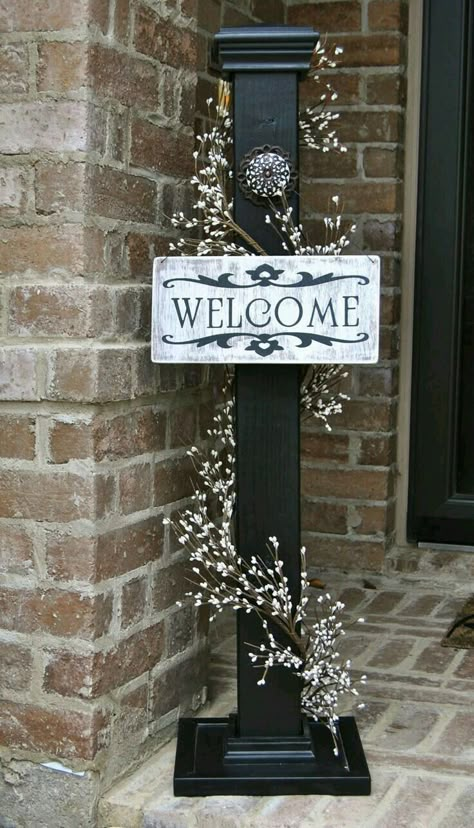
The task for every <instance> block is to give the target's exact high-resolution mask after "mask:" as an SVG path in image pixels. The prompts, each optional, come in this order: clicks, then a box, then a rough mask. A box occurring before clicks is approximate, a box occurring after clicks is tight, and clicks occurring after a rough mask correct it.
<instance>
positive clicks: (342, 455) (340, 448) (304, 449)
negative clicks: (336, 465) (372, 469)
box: [301, 431, 349, 463]
mask: <svg viewBox="0 0 474 828" xmlns="http://www.w3.org/2000/svg"><path fill="white" fill-rule="evenodd" d="M301 456H302V458H304V459H305V460H336V461H339V462H342V463H346V462H347V460H348V457H349V437H347V435H345V434H329V433H325V432H322V433H317V434H314V433H311V432H306V431H303V432H302V434H301Z"/></svg>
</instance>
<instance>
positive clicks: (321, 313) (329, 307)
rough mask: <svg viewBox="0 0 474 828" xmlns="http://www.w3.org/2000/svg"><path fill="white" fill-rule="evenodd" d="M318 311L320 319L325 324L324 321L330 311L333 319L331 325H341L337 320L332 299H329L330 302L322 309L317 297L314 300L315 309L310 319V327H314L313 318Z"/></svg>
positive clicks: (335, 326)
mask: <svg viewBox="0 0 474 828" xmlns="http://www.w3.org/2000/svg"><path fill="white" fill-rule="evenodd" d="M316 313H317V314H318V316H319V319H320V321H321V322H322V323H323V324H324V321H325V319H326V316H327V315H328V313H329V314H330V317H331V319H332V322H331V327H333V328H337V327H339V326H338V324H337V322H336V314H335V313H334V307H333V304H332V299H330V300H329V302H328V303H327V305H326V307H325V309H324V311H322V310H321V308H320V306H319V303H318V300H317V299H315V300H314V305H313V310H312V313H311V319H310V320H309V324H308V328H314V322H313V319H314V315H315V314H316Z"/></svg>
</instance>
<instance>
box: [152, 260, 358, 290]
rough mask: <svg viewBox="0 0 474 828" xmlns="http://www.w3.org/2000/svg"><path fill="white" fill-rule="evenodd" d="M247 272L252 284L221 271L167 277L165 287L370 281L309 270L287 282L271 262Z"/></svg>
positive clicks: (353, 275) (305, 285) (244, 286)
mask: <svg viewBox="0 0 474 828" xmlns="http://www.w3.org/2000/svg"><path fill="white" fill-rule="evenodd" d="M245 272H246V273H248V274H249V276H250V279H251V282H250V284H236V283H235V282H233V281H231V280H232V278H233V277H234V276H235V274H234V273H221V274H220V275H219V276H217V277H216V278H215V279H214V278H212V277H211V276H204V275H202V274H199V275H198V276H197V277H196V278H191V277H189V276H180V277H175V276H173V277H172V278H171V279H167V280H166V282H164V283H163V287H165V288H172V287H174V286H175V284H176V283H177V282H191V283H193V284H195V285H210V286H211V287H217V288H237V289H244V288H249V287H257V286H259V287H270V286H272V285H277V287H284V288H286V287H288V288H301V287H310V286H314V285H325V284H327V283H328V282H340V281H342V280H345V279H357V280H358V284H359V285H367V284H368V283H369V281H370V280H369V278H368V277H367V276H361V275H360V274H359V273H346V274H344V275H341V276H335V275H334V273H324V274H323V275H322V276H313V274H312V273H308V272H307V271H299V272H298V276H300V277H301V278H300V280H299V281H298V282H292V283H285V282H280V276H281V274H282V273H284V272H285V271H284V270H276V269H275V268H274V267H272V265H271V264H262V265H259V266H258V267H256V268H254V269H253V270H246V271H245Z"/></svg>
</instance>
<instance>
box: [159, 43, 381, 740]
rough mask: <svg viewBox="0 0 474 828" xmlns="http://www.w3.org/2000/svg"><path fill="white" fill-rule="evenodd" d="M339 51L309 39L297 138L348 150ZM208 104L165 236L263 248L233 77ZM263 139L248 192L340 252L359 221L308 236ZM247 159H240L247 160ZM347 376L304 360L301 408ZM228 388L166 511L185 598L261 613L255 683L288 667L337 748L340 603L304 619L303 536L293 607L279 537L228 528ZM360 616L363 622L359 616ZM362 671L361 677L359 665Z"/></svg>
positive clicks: (342, 681) (281, 223)
mask: <svg viewBox="0 0 474 828" xmlns="http://www.w3.org/2000/svg"><path fill="white" fill-rule="evenodd" d="M341 51H342V50H340V49H339V48H337V47H336V48H335V49H334V50H333V52H332V53H331V54H330V55H328V53H327V52H326V50H325V48H324V46H323V45H320V46H318V47H317V48H316V50H315V52H314V60H313V66H312V69H311V71H310V75H311V76H312V77H313V79H314V81H315V82H316V84H317V85H318V86H319V88H320V89H322V91H321V94H320V96H319V103H318V104H317V106H315V107H308V108H307V109H306V110H305V112H304V113H303V115H302V116H301V118H300V136H301V140H302V142H303V144H305V145H306V146H308V147H309V148H311V149H316V150H320V151H322V152H329V151H337V152H345V149H346V148H345V147H343V146H341V145H340V144H339V141H338V139H337V135H336V132H335V130H333V129H331V125H332V123H333V122H334V121H335V120H336V119H337V117H338V114H337V113H334V112H331V111H329V110H328V109H327V106H328V105H329V104H332V103H333V102H334V101H335V100H336V98H337V95H336V93H335V92H334V90H333V89H332V87H331V86H330V84H329V83H325V84H323V82H322V81H321V78H320V71H321V70H322V69H324V68H328V67H331V68H332V67H334V66H335V65H336V63H335V57H336V56H337V54H339V53H340V52H341ZM212 104H213V101H212V99H211V98H209V99H208V101H207V106H208V114H209V122H210V123H211V126H210V127H209V131H208V132H204V134H203V135H202V136H201V135H198V136H197V139H196V140H197V149H196V150H195V152H194V161H195V172H194V175H193V177H192V179H191V184H192V185H193V186H194V188H195V191H196V193H197V200H196V203H195V204H194V205H193V211H194V213H195V215H193V216H192V217H191V218H186V216H185V215H184V213H182V212H180V213H177V214H175V215H174V216H173V217H172V219H171V221H172V224H173V226H174V227H175V228H177V229H180V230H184V231H187V232H186V236H185V238H180V239H179V240H178V241H177V242H176V243H172V244H170V250H171V251H172V252H176V253H178V254H179V255H198V256H208V255H220V256H231V255H232V256H235V255H246V256H248V255H256V256H259V255H266V253H265V250H264V249H263V248H262V247H261V246H260V245H259V243H258V242H257V241H256V240H255V239H253V238H252V237H251V235H250V234H249V233H247V232H246V231H245V230H244V229H243V228H242V227H241V226H240V225H239V224H238V223H237V222H236V221H235V219H234V216H233V203H232V198H231V196H230V195H229V193H228V190H229V187H230V183H231V181H232V178H233V170H232V160H231V149H232V137H231V129H232V121H231V117H230V86H229V84H227V83H225V82H222V81H221V82H220V84H219V98H218V102H217V105H216V107H215V113H216V114H215V118H214V119H213V117H212V116H211V105H212ZM264 149H265V150H268V153H267V157H266V159H265V163H266V164H267V165H269V166H268V170H269V172H268V173H267V179H268V180H269V181H268V183H267V189H266V192H265V193H264V194H262V188H261V187H260V188H257V187H256V186H255V189H254V191H253V193H254V195H255V197H258V198H259V199H261V201H260V203H262V200H263V203H264V204H265V205H266V206H267V209H268V213H267V214H266V218H265V220H266V222H267V223H268V224H270V225H271V226H272V228H273V229H274V230H275V232H276V233H277V235H278V237H279V238H280V241H281V246H282V251H283V252H284V253H290V254H293V255H299V256H304V255H328V254H333V255H339V254H340V253H341V252H342V250H343V249H344V248H345V247H346V246H347V245H348V244H349V235H350V234H351V233H353V232H354V231H355V226H354V225H350V226H348V227H347V228H344V227H343V221H342V216H341V214H340V213H339V212H337V213H336V214H335V215H333V216H328V217H326V218H325V220H324V224H325V229H326V239H325V241H324V243H322V244H316V245H313V244H311V243H310V242H309V241H308V239H307V237H306V235H305V233H304V229H303V226H302V225H301V224H298V225H296V224H295V222H294V220H293V217H292V208H291V207H290V206H289V204H288V201H287V198H286V194H285V185H286V184H288V183H289V176H288V175H287V174H286V172H285V168H284V166H283V165H282V164H279V163H276V162H274V161H273V160H272V156H273V155H275V153H273V152H272V148H264ZM251 160H252V159H250V162H249V165H248V168H247V169H249V168H250V167H251ZM257 160H258V159H257ZM254 169H255V165H254ZM272 179H273V181H272ZM249 181H250V184H249ZM251 182H252V175H251V174H249V175H247V181H246V184H245V186H248V187H250V189H252V183H251ZM332 203H333V205H334V207H335V208H336V210H337V211H338V210H339V197H338V196H334V197H333V198H332ZM345 376H347V374H346V373H345V372H344V370H343V366H340V365H314V366H311V367H310V368H309V369H308V371H307V372H306V376H305V377H304V378H303V381H302V386H301V392H302V393H301V413H302V416H306V417H307V416H314V417H316V418H317V419H319V420H320V421H321V422H322V423H323V424H324V426H325V428H326V429H328V430H330V428H331V426H330V423H329V420H330V418H332V416H333V415H334V414H337V413H340V411H341V410H342V402H343V400H344V399H347V397H346V396H345V395H343V394H341V393H339V392H338V391H336V390H335V386H336V384H337V383H338V382H339V381H340V379H341V378H342V377H345ZM231 387H232V381H231V379H230V380H229V382H228V383H227V387H226V389H224V390H225V392H227V399H226V400H225V402H224V403H223V405H222V407H221V408H220V409H219V410H218V411H217V413H216V415H215V417H214V426H213V428H211V429H210V430H209V431H208V435H209V437H210V438H211V440H212V443H213V447H212V448H211V449H210V452H209V454H208V455H207V454H206V453H205V452H203V451H201V450H200V449H198V448H197V447H195V446H194V447H193V448H192V449H191V450H190V451H189V452H188V454H189V455H190V456H191V458H192V460H193V463H194V468H195V470H196V473H197V477H198V479H199V484H198V485H197V486H196V489H195V492H194V495H193V498H192V501H193V502H192V506H191V508H189V509H186V510H185V511H184V512H183V513H182V514H181V516H180V517H179V518H178V520H177V521H170V520H168V519H165V523H169V524H171V526H172V528H173V530H174V532H175V534H176V536H177V537H178V539H179V542H180V543H181V544H182V545H183V546H185V547H186V548H187V549H188V550H189V553H190V560H191V562H192V564H193V566H192V572H193V574H194V576H195V578H194V579H192V581H193V584H194V587H195V590H194V591H190V592H187V593H186V597H187V598H190V599H192V600H193V601H194V604H195V606H201V605H203V604H207V605H208V606H209V607H210V608H211V615H210V620H211V621H213V620H214V619H215V617H216V615H218V614H219V613H221V612H222V611H223V610H224V609H225V608H226V607H231V608H232V609H234V610H241V611H244V612H247V613H249V612H254V613H256V614H257V615H258V616H259V618H260V619H261V622H262V628H263V631H264V633H265V643H262V644H260V645H258V646H255V645H249V646H250V652H249V657H250V659H251V661H252V662H253V664H254V665H255V667H256V668H257V669H258V670H259V673H260V677H259V678H258V681H257V684H260V685H262V684H265V679H266V676H267V673H268V671H269V670H270V669H271V668H272V667H273V666H274V665H281V666H283V667H286V668H288V669H290V670H292V671H293V672H294V673H295V674H296V675H297V676H298V677H299V678H300V679H301V681H302V694H301V706H302V710H303V711H304V712H305V713H306V714H307V715H309V716H310V717H312V718H313V719H315V720H318V721H322V722H323V723H324V724H326V725H327V726H328V727H329V729H330V732H331V734H332V736H333V741H334V753H335V754H336V755H337V754H338V740H337V720H338V715H337V705H338V703H339V701H340V698H341V696H343V695H345V694H351V695H354V696H357V695H358V690H357V688H356V687H355V686H354V683H353V681H352V679H351V675H350V666H351V665H350V661H342V662H341V660H340V656H339V653H338V651H337V641H338V639H339V638H340V636H343V635H344V630H343V628H342V623H341V620H340V618H341V613H342V611H343V609H344V604H342V603H341V602H340V601H336V602H333V601H332V600H331V597H330V595H329V594H327V593H326V594H321V595H320V596H319V597H318V599H317V602H316V603H317V610H316V614H317V617H316V620H315V621H314V622H313V623H310V622H309V621H308V618H307V605H308V602H309V592H310V589H311V581H310V580H309V578H308V573H307V567H306V555H305V549H304V547H303V548H302V549H301V597H300V600H299V601H298V603H297V605H296V606H294V605H293V602H292V598H291V595H290V591H289V589H288V579H287V577H286V576H285V573H284V565H283V562H282V560H281V559H280V558H279V554H278V549H279V544H278V539H277V538H276V537H270V538H269V539H268V547H267V550H266V551H265V550H262V555H255V556H253V557H252V558H251V560H250V561H246V560H244V559H243V558H241V557H240V555H239V553H238V551H237V549H236V546H235V542H234V533H233V515H234V509H235V480H236V478H235V428H234V401H233V398H232V395H231V394H230V395H229V393H228V392H229V391H230V390H231ZM216 502H217V508H216ZM178 604H181V602H178ZM357 620H358V621H359V622H362V621H363V620H364V619H362V618H359V619H357ZM275 627H276V628H278V629H279V630H281V631H282V632H284V633H285V635H286V637H287V640H288V642H289V643H288V645H287V646H283V645H282V644H281V643H280V641H279V640H277V638H276V637H275V635H274V633H273V632H272V629H274V628H275ZM360 682H361V683H364V682H365V676H362V678H361V679H360ZM363 706H364V705H363V704H362V705H359V707H363Z"/></svg>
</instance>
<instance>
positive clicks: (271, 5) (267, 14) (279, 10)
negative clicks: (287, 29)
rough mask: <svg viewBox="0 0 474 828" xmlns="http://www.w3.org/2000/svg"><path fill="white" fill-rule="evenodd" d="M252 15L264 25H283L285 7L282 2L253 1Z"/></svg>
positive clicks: (278, 0) (271, 0) (275, 0)
mask: <svg viewBox="0 0 474 828" xmlns="http://www.w3.org/2000/svg"><path fill="white" fill-rule="evenodd" d="M253 13H254V15H255V17H258V18H259V20H261V21H262V22H265V23H280V24H281V23H285V22H286V21H285V6H284V3H283V2H282V0H254V2H253Z"/></svg>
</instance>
